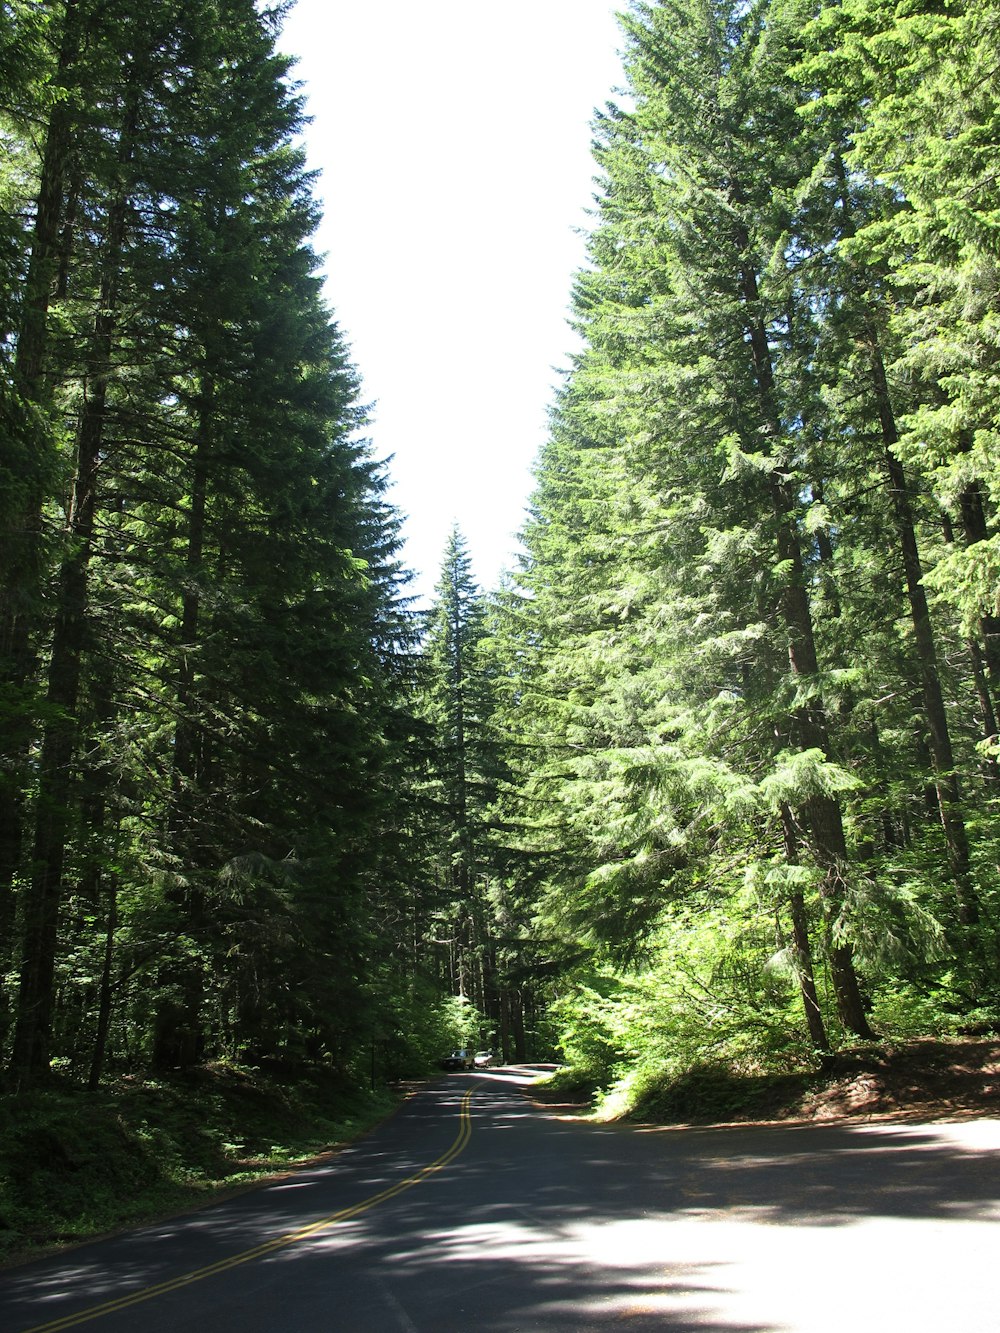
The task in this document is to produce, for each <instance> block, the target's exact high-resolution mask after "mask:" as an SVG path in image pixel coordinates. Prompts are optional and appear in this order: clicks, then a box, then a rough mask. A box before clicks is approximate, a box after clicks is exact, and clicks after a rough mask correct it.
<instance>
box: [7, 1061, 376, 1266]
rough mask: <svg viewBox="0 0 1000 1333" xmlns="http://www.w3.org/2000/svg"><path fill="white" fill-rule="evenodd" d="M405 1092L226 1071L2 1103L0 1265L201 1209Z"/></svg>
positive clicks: (202, 1070) (324, 1143) (212, 1068)
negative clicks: (374, 1090) (202, 1205)
mask: <svg viewBox="0 0 1000 1333" xmlns="http://www.w3.org/2000/svg"><path fill="white" fill-rule="evenodd" d="M401 1095H402V1093H401V1092H400V1093H393V1092H386V1091H380V1092H378V1093H369V1092H368V1091H367V1090H365V1089H358V1088H356V1087H351V1086H350V1085H349V1084H347V1083H345V1081H344V1080H343V1079H339V1078H338V1077H337V1076H336V1075H335V1074H333V1073H332V1072H330V1071H326V1070H322V1069H317V1070H313V1071H311V1073H310V1075H309V1077H308V1078H305V1079H303V1078H302V1077H301V1075H300V1077H299V1079H298V1081H297V1082H296V1083H295V1085H294V1086H288V1084H287V1080H286V1079H284V1078H282V1077H281V1071H274V1072H273V1073H272V1074H271V1075H270V1076H269V1075H267V1074H266V1073H261V1072H260V1071H258V1070H244V1069H238V1068H233V1067H232V1066H228V1065H224V1064H214V1065H207V1066H203V1067H199V1068H197V1069H194V1070H192V1071H190V1072H189V1073H186V1074H175V1075H171V1076H168V1077H164V1078H161V1079H157V1080H155V1081H154V1080H148V1079H147V1080H140V1079H128V1078H123V1079H121V1080H120V1081H119V1082H118V1083H116V1084H114V1085H111V1086H108V1087H103V1088H101V1090H100V1091H98V1092H93V1093H90V1092H84V1091H82V1090H81V1089H79V1088H77V1087H73V1086H69V1085H60V1084H59V1083H55V1084H53V1086H51V1087H48V1088H45V1089H40V1090H38V1091H34V1092H31V1093H28V1094H25V1095H24V1096H20V1097H11V1096H5V1097H0V1263H3V1262H5V1261H16V1260H20V1259H24V1258H28V1257H33V1256H35V1255H38V1254H43V1253H46V1252H47V1251H49V1250H51V1249H55V1248H59V1247H61V1246H64V1245H66V1244H71V1243H73V1242H76V1241H80V1240H84V1239H86V1238H88V1237H92V1236H96V1235H100V1234H102V1233H105V1232H108V1231H113V1230H115V1229H117V1228H119V1227H122V1226H130V1225H139V1224H141V1223H142V1222H145V1221H148V1220H153V1219H155V1218H158V1217H163V1216H165V1215H168V1214H170V1213H171V1212H182V1211H185V1210H187V1209H189V1208H195V1207H198V1206H199V1205H201V1204H204V1203H207V1202H209V1201H211V1200H213V1199H216V1198H218V1197H219V1193H220V1191H224V1190H226V1189H233V1188H240V1187H246V1186H248V1185H251V1184H253V1183H254V1182H256V1181H259V1180H261V1179H263V1178H265V1177H267V1176H273V1175H274V1174H276V1173H280V1172H281V1171H282V1170H284V1169H288V1168H291V1167H294V1166H299V1165H302V1164H303V1163H305V1162H308V1161H311V1160H313V1159H315V1158H316V1157H318V1156H320V1155H322V1154H323V1153H325V1152H328V1151H330V1150H332V1149H334V1148H337V1147H339V1146H341V1145H342V1144H344V1143H346V1142H349V1141H350V1140H351V1139H353V1138H357V1137H358V1136H359V1135H360V1134H363V1133H364V1132H365V1131H366V1130H367V1129H369V1128H370V1127H371V1126H372V1125H374V1124H376V1123H377V1122H378V1121H379V1120H381V1119H383V1118H384V1117H385V1116H386V1115H387V1114H388V1113H389V1112H390V1111H391V1110H393V1109H394V1107H395V1106H396V1105H398V1103H399V1101H400V1098H401Z"/></svg>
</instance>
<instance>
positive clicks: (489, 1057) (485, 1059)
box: [476, 1051, 496, 1069]
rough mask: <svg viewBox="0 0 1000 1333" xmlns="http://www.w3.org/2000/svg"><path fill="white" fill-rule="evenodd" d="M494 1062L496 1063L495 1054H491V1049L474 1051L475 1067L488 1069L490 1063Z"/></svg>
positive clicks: (493, 1063)
mask: <svg viewBox="0 0 1000 1333" xmlns="http://www.w3.org/2000/svg"><path fill="white" fill-rule="evenodd" d="M495 1064H496V1056H495V1055H494V1054H493V1052H492V1051H477V1052H476V1068H477V1069H489V1067H490V1066H491V1065H495Z"/></svg>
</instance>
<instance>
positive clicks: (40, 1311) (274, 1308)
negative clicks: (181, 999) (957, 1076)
mask: <svg viewBox="0 0 1000 1333" xmlns="http://www.w3.org/2000/svg"><path fill="white" fill-rule="evenodd" d="M527 1082H528V1071H525V1070H498V1071H490V1072H489V1073H485V1074H476V1075H473V1074H467V1075H466V1074H457V1075H452V1076H450V1077H448V1078H446V1079H442V1081H441V1082H440V1083H438V1084H436V1085H435V1086H433V1087H431V1088H428V1089H426V1090H425V1091H423V1092H421V1093H420V1094H418V1095H417V1096H416V1097H414V1098H412V1099H411V1100H410V1101H409V1102H407V1103H406V1104H405V1106H404V1107H403V1108H402V1109H401V1110H400V1111H399V1112H398V1113H397V1114H396V1115H395V1116H393V1117H392V1119H391V1120H389V1121H387V1122H386V1123H385V1124H384V1125H382V1126H381V1127H380V1128H379V1129H378V1130H377V1131H376V1132H375V1133H374V1134H372V1135H370V1136H369V1137H368V1138H366V1139H365V1140H363V1141H362V1142H360V1143H358V1144H355V1145H353V1146H352V1147H350V1148H349V1149H346V1150H345V1151H344V1152H343V1153H341V1154H339V1155H338V1156H336V1157H335V1158H334V1159H332V1160H331V1161H329V1162H327V1163H325V1164H323V1165H322V1166H320V1167H316V1168H310V1169H307V1170H304V1171H302V1172H300V1173H297V1174H295V1175H294V1176H291V1177H288V1178H285V1179H283V1180H280V1181H276V1182H273V1183H271V1184H268V1185H266V1186H263V1187H261V1188H260V1189H257V1190H254V1191H252V1192H250V1193H247V1194H243V1195H240V1196H238V1197H235V1198H230V1199H229V1200H228V1201H226V1202H224V1203H221V1204H218V1205H216V1206H215V1207H212V1208H209V1209H205V1210H203V1211H201V1212H198V1213H194V1214H190V1215H188V1216H186V1217H182V1218H175V1219H173V1220H171V1221H169V1222H166V1223H163V1224H161V1225H159V1226H154V1227H149V1228H146V1229H144V1230H142V1231H137V1232H134V1233H130V1234H128V1235H125V1236H120V1237H118V1238H116V1239H114V1240H110V1241H104V1242H100V1243H98V1244H94V1245H88V1246H84V1247H81V1248H78V1249H75V1250H72V1251H69V1252H67V1253H66V1254H64V1255H62V1256H61V1257H59V1258H56V1259H52V1260H47V1261H44V1262H42V1263H36V1264H31V1265H27V1266H25V1267H22V1268H17V1269H12V1270H8V1272H6V1273H5V1274H2V1275H0V1329H2V1330H3V1333H23V1331H24V1330H29V1329H33V1330H45V1331H46V1333H57V1330H63V1329H71V1328H74V1329H75V1328H81V1329H86V1330H91V1331H92V1333H136V1331H137V1330H138V1331H139V1333H168V1331H169V1333H186V1331H187V1330H198V1333H237V1331H238V1333H258V1331H260V1333H264V1331H265V1330H266V1331H267V1333H272V1331H273V1333H355V1331H356V1333H479V1331H480V1330H482V1331H483V1333H485V1331H487V1330H498V1331H500V1330H502V1331H503V1333H534V1331H535V1330H539V1333H547V1331H548V1330H563V1331H564V1333H565V1331H568V1330H599V1329H617V1328H619V1327H621V1328H625V1329H635V1330H641V1331H642V1333H645V1331H646V1330H681V1331H684V1330H692V1331H693V1330H710V1331H713V1333H723V1331H724V1330H728V1331H729V1333H733V1330H736V1331H737V1333H764V1331H765V1330H766V1331H767V1333H876V1331H877V1333H897V1331H898V1333H1000V1284H998V1274H997V1267H998V1262H1000V1120H977V1121H967V1122H964V1123H958V1124H934V1125H916V1124H895V1125H893V1124H886V1123H880V1124H868V1125H853V1126H847V1125H841V1126H826V1127H822V1126H808V1127H766V1128H751V1129H706V1130H677V1129H634V1128H625V1127H620V1126H613V1127H597V1126H593V1125H588V1124H584V1123H580V1122H577V1121H573V1120H570V1119H566V1118H562V1117H560V1116H559V1114H558V1113H556V1112H554V1111H551V1110H549V1111H546V1110H540V1109H538V1108H536V1107H534V1106H533V1105H532V1104H531V1103H530V1102H529V1101H528V1100H527V1099H526V1098H525V1097H524V1095H523V1091H522V1089H523V1087H524V1085H525V1084H526V1083H527Z"/></svg>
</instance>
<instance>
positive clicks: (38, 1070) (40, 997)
mask: <svg viewBox="0 0 1000 1333" xmlns="http://www.w3.org/2000/svg"><path fill="white" fill-rule="evenodd" d="M130 103H131V105H130V107H129V109H128V110H127V112H126V121H125V124H124V125H123V128H122V133H121V140H120V146H119V154H118V161H119V165H120V166H121V167H124V166H125V165H126V164H127V163H128V162H129V161H130V159H131V156H132V151H133V139H134V134H135V117H136V110H137V95H136V91H135V90H133V91H132V93H131V96H130ZM125 215H126V198H125V190H124V183H123V184H122V187H121V189H120V190H119V193H118V195H117V197H116V198H115V200H114V201H113V203H112V205H111V208H110V209H109V213H108V230H107V235H106V238H105V245H104V256H103V259H102V265H101V268H102V274H101V284H100V290H99V295H98V306H97V313H96V315H95V317H94V330H93V335H92V338H91V344H90V347H91V357H90V370H89V372H88V374H87V378H86V392H85V395H84V403H83V408H82V410H81V416H80V426H79V431H78V443H77V470H76V478H75V481H74V485H73V491H72V495H71V499H70V508H69V513H68V515H67V520H66V533H67V538H68V543H69V549H68V551H67V554H66V556H65V558H64V560H63V566H62V571H61V576H60V583H59V596H58V609H57V612H56V622H55V628H54V631H53V637H52V651H51V656H50V660H49V672H48V691H47V695H46V701H47V704H48V708H49V713H50V718H51V721H50V722H49V723H48V725H47V726H46V729H45V735H44V738H43V742H42V751H41V756H40V759H39V764H38V795H37V799H36V817H35V839H34V852H33V857H32V868H33V869H32V879H31V884H30V887H29V889H28V892H27V894H26V899H25V909H24V933H23V942H22V956H21V969H20V986H19V990H18V1007H17V1022H16V1026H15V1030H14V1049H13V1056H12V1065H13V1068H14V1071H15V1076H16V1078H17V1081H18V1085H19V1086H20V1087H26V1086H30V1084H32V1083H33V1082H36V1081H37V1080H38V1079H40V1078H43V1077H44V1076H45V1075H46V1074H47V1072H48V1067H49V1045H50V1042H51V1032H52V1005H53V983H54V972H55V956H56V944H57V938H58V926H59V907H60V901H61V897H62V876H63V862H64V859H65V854H66V840H67V835H68V830H69V826H70V801H71V793H72V786H73V766H74V759H75V755H76V748H77V736H78V725H77V708H78V703H79V692H80V679H81V672H82V665H83V656H84V650H85V641H86V629H87V610H88V591H89V590H88V581H89V565H90V558H91V554H92V549H93V535H94V520H95V515H96V509H97V494H98V474H99V467H100V458H101V447H102V444H103V440H104V431H105V423H106V415H107V395H108V386H109V382H110V378H111V373H112V338H113V331H114V323H115V308H116V304H117V296H118V286H119V281H120V277H121V263H122V252H123V245H124V239H125Z"/></svg>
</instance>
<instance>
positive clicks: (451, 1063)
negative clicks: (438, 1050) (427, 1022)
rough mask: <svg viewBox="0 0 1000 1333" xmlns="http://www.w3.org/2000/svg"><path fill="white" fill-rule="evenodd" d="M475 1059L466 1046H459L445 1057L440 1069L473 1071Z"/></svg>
mask: <svg viewBox="0 0 1000 1333" xmlns="http://www.w3.org/2000/svg"><path fill="white" fill-rule="evenodd" d="M475 1064H476V1057H475V1056H474V1055H473V1053H472V1052H471V1051H470V1050H469V1048H468V1047H467V1046H460V1047H459V1048H458V1050H457V1051H452V1053H451V1055H446V1056H445V1057H444V1059H443V1060H442V1061H441V1068H442V1069H474V1068H475Z"/></svg>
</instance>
